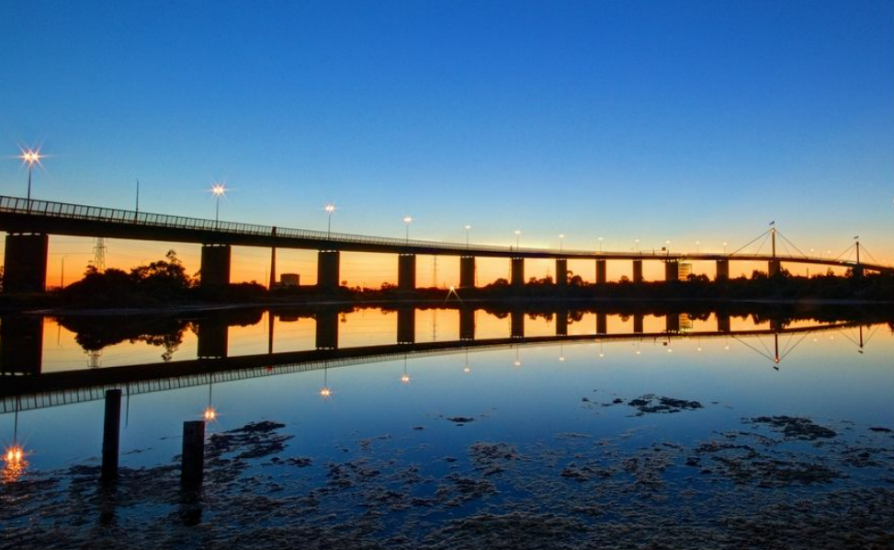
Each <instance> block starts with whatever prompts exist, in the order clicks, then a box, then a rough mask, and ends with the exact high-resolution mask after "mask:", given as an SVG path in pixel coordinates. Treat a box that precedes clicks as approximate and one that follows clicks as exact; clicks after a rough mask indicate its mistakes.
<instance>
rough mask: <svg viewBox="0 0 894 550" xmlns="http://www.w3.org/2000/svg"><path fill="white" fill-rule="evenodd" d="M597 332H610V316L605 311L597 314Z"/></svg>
mask: <svg viewBox="0 0 894 550" xmlns="http://www.w3.org/2000/svg"><path fill="white" fill-rule="evenodd" d="M596 334H608V316H607V315H606V314H605V313H597V314H596Z"/></svg>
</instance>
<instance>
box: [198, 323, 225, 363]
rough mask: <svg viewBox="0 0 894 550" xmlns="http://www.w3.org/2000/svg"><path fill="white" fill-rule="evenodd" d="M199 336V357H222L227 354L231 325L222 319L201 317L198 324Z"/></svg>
mask: <svg viewBox="0 0 894 550" xmlns="http://www.w3.org/2000/svg"><path fill="white" fill-rule="evenodd" d="M196 329H197V331H198V333H199V334H198V336H199V344H198V356H199V359H204V358H210V359H221V358H224V357H226V356H227V348H228V337H229V327H227V323H226V322H225V321H223V320H220V319H201V320H199V321H198V323H197V324H196Z"/></svg>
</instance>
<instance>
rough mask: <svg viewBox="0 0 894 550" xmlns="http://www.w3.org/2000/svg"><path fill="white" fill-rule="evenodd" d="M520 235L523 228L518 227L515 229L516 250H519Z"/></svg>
mask: <svg viewBox="0 0 894 550" xmlns="http://www.w3.org/2000/svg"><path fill="white" fill-rule="evenodd" d="M520 235H521V229H516V230H515V249H516V250H518V239H519V236H520Z"/></svg>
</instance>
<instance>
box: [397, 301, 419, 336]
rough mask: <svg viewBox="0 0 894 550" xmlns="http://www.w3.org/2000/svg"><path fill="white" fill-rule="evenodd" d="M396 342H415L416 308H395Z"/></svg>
mask: <svg viewBox="0 0 894 550" xmlns="http://www.w3.org/2000/svg"><path fill="white" fill-rule="evenodd" d="M397 343H398V344H415V343H416V308H412V307H405V308H400V309H398V310H397Z"/></svg>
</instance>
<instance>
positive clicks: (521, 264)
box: [510, 258, 525, 287]
mask: <svg viewBox="0 0 894 550" xmlns="http://www.w3.org/2000/svg"><path fill="white" fill-rule="evenodd" d="M510 282H511V283H512V286H516V287H518V286H523V285H524V284H525V259H524V258H512V277H511V281H510Z"/></svg>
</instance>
